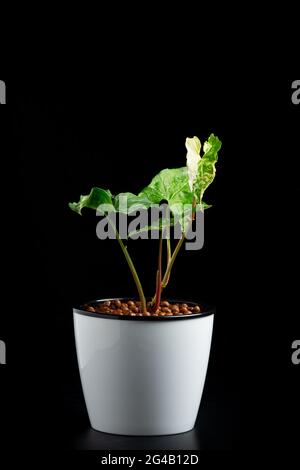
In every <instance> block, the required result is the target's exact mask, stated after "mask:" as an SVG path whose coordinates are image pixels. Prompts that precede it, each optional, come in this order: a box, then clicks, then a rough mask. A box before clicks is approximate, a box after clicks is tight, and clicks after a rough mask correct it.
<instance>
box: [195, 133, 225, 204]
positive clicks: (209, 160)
mask: <svg viewBox="0 0 300 470" xmlns="http://www.w3.org/2000/svg"><path fill="white" fill-rule="evenodd" d="M221 146H222V143H221V141H220V140H219V139H218V137H216V136H214V134H211V135H210V137H209V139H208V141H207V142H205V144H204V146H203V150H204V155H203V157H202V158H200V160H199V162H198V173H197V175H196V177H195V179H194V181H193V192H194V194H195V196H196V198H197V202H198V203H199V204H201V203H202V198H203V194H204V191H205V190H206V189H207V188H208V186H209V185H210V184H211V183H212V182H213V180H214V178H215V175H216V167H215V165H216V162H217V161H218V151H219V150H220V148H221Z"/></svg>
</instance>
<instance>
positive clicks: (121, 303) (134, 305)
mask: <svg viewBox="0 0 300 470" xmlns="http://www.w3.org/2000/svg"><path fill="white" fill-rule="evenodd" d="M140 307H141V302H140V301H134V300H126V301H125V300H107V301H105V302H101V303H97V304H93V305H89V304H87V305H85V306H84V308H85V310H86V311H88V312H91V313H101V314H104V313H107V314H109V315H129V316H131V317H136V316H140V317H141V316H155V317H158V316H159V317H164V316H166V317H172V316H181V315H190V314H193V313H200V312H201V308H200V306H199V305H188V304H185V303H182V304H181V303H172V302H168V301H166V300H163V301H162V302H161V303H160V305H159V307H158V308H157V309H156V310H155V311H154V310H153V308H152V307H151V302H147V309H148V311H147V312H146V313H142V312H141V310H140Z"/></svg>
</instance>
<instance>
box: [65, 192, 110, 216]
mask: <svg viewBox="0 0 300 470" xmlns="http://www.w3.org/2000/svg"><path fill="white" fill-rule="evenodd" d="M102 205H103V208H102V210H101V208H100V212H102V213H103V214H104V213H105V212H113V211H114V206H113V196H112V195H111V192H110V191H109V190H108V189H107V190H105V189H101V188H92V190H91V192H90V194H88V195H86V196H80V199H79V202H70V203H69V207H70V209H72V210H73V211H74V212H77V213H78V214H80V215H81V211H82V209H83V208H84V207H87V208H89V209H95V210H97V209H98V208H99V206H102Z"/></svg>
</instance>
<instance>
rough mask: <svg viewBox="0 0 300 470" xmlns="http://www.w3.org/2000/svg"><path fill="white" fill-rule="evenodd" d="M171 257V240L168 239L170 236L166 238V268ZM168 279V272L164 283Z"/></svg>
mask: <svg viewBox="0 0 300 470" xmlns="http://www.w3.org/2000/svg"><path fill="white" fill-rule="evenodd" d="M171 258H172V252H171V240H170V238H167V268H168V267H169V264H170V262H171ZM169 279H170V273H169V276H168V277H167V279H166V282H165V285H167V284H168V282H169Z"/></svg>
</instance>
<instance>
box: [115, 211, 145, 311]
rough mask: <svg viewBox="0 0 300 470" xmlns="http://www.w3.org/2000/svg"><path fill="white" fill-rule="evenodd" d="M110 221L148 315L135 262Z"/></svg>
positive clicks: (142, 305) (143, 307)
mask: <svg viewBox="0 0 300 470" xmlns="http://www.w3.org/2000/svg"><path fill="white" fill-rule="evenodd" d="M108 221H109V223H110V225H111V226H112V228H113V230H114V232H115V234H116V238H117V240H118V242H119V244H120V247H121V249H122V251H123V253H124V256H125V258H126V261H127V263H128V266H129V269H130V271H131V274H132V277H133V279H134V282H135V285H136V287H137V290H138V293H139V298H140V302H141V310H142V312H143V313H146V312H147V307H146V299H145V295H144V291H143V287H142V284H141V281H140V278H139V276H138V273H137V272H136V269H135V266H134V264H133V261H132V259H131V256H130V254H129V253H128V251H127V247H126V246H125V245H124V243H123V240H122V239H121V237H120V234H119V232H118V230H117V227H116V226H115V224H114V223H113V222H112V220H110V218H109V217H108Z"/></svg>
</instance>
